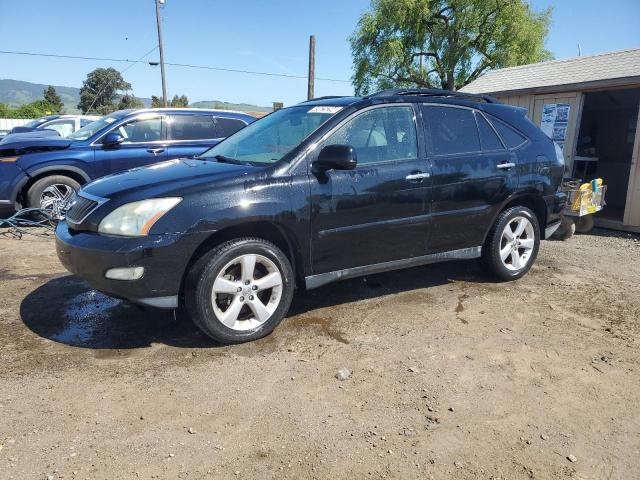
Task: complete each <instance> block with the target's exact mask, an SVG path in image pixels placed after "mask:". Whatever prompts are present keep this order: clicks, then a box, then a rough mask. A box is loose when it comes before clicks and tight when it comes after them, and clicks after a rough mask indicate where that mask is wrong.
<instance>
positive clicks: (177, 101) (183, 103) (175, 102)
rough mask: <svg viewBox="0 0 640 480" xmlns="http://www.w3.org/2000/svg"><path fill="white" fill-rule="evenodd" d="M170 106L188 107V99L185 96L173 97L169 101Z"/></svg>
mask: <svg viewBox="0 0 640 480" xmlns="http://www.w3.org/2000/svg"><path fill="white" fill-rule="evenodd" d="M171 106H172V107H188V106H189V99H188V98H187V96H186V95H180V96H178V95H174V96H173V98H172V99H171Z"/></svg>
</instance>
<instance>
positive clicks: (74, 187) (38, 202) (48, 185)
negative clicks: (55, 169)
mask: <svg viewBox="0 0 640 480" xmlns="http://www.w3.org/2000/svg"><path fill="white" fill-rule="evenodd" d="M78 190H80V184H79V183H78V182H76V181H75V180H74V179H73V178H69V177H66V176H64V175H51V176H48V177H44V178H41V179H40V180H38V181H36V182H35V183H34V184H33V185H31V187H30V188H29V190H28V192H27V206H28V207H29V208H41V209H43V210H48V211H49V212H50V216H51V218H53V219H54V220H61V219H62V218H63V217H64V210H65V208H66V206H67V204H68V203H69V201H70V200H71V199H72V198H73V196H74V195H75V193H76V192H77V191H78ZM36 217H38V218H39V219H44V218H47V216H46V215H43V214H40V213H38V214H36Z"/></svg>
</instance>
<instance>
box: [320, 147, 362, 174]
mask: <svg viewBox="0 0 640 480" xmlns="http://www.w3.org/2000/svg"><path fill="white" fill-rule="evenodd" d="M357 164H358V157H357V155H356V150H355V148H353V147H352V146H351V145H327V146H326V147H324V148H323V149H322V150H320V153H319V154H318V159H317V160H316V161H315V162H313V170H315V171H316V172H326V171H327V170H353V169H354V168H356V165H357Z"/></svg>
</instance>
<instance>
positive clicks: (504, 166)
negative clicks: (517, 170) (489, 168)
mask: <svg viewBox="0 0 640 480" xmlns="http://www.w3.org/2000/svg"><path fill="white" fill-rule="evenodd" d="M496 166H497V167H498V168H500V169H508V168H513V167H515V166H516V164H515V163H513V162H505V163H499V164H498V165H496Z"/></svg>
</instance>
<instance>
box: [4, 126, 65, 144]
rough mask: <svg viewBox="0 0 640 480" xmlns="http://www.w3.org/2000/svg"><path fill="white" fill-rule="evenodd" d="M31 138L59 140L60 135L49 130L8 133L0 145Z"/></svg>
mask: <svg viewBox="0 0 640 480" xmlns="http://www.w3.org/2000/svg"><path fill="white" fill-rule="evenodd" d="M32 138H60V134H59V133H58V132H56V131H55V130H51V129H49V128H44V129H42V130H35V129H34V130H30V131H26V132H19V133H8V134H7V135H5V136H4V137H3V138H2V140H0V145H3V144H5V143H9V142H17V141H20V140H29V139H32Z"/></svg>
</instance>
